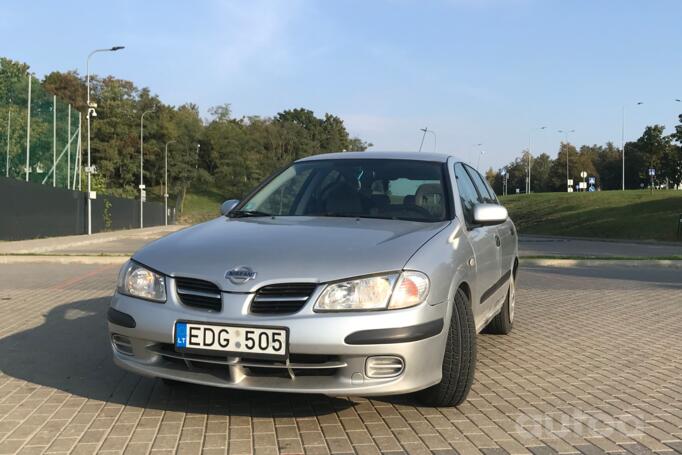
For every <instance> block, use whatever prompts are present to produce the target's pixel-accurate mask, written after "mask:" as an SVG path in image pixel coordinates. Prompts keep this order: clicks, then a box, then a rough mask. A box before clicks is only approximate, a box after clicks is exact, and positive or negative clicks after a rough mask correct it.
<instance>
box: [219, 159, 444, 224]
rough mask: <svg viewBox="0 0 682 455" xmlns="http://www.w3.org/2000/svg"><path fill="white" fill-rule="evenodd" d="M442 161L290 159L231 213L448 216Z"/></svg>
mask: <svg viewBox="0 0 682 455" xmlns="http://www.w3.org/2000/svg"><path fill="white" fill-rule="evenodd" d="M445 188H446V185H445V177H444V166H443V164H442V163H435V162H427V161H412V160H395V159H358V160H355V159H354V160H351V159H336V160H319V161H307V162H302V163H294V164H292V165H291V166H290V167H288V168H287V169H285V170H284V171H283V172H282V173H280V174H279V175H277V176H276V177H275V178H274V179H272V180H271V181H270V182H268V183H267V184H266V185H265V186H263V187H262V188H261V189H260V190H258V191H257V192H256V193H255V194H253V195H252V196H251V198H249V199H248V200H247V201H245V202H244V203H243V204H241V206H240V207H239V210H237V211H235V212H233V214H231V216H267V215H282V216H338V217H359V218H386V219H399V220H412V221H427V222H433V221H442V220H444V219H447V218H448V207H449V204H448V199H447V196H446V195H447V194H448V192H447V191H445Z"/></svg>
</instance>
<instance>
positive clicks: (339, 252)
mask: <svg viewBox="0 0 682 455" xmlns="http://www.w3.org/2000/svg"><path fill="white" fill-rule="evenodd" d="M221 212H222V216H220V217H219V218H216V219H214V220H212V221H209V222H206V223H202V224H198V225H195V226H192V227H189V228H186V229H184V230H182V231H179V232H176V233H174V234H171V235H168V236H167V237H164V238H162V239H160V240H157V241H155V242H153V243H151V244H149V245H147V246H145V247H144V248H142V249H141V250H140V251H138V252H137V253H135V254H134V255H133V257H132V258H131V259H130V260H129V261H128V262H127V263H126V264H125V265H124V266H123V267H122V269H121V271H120V274H119V277H118V283H117V288H116V292H115V294H114V296H113V299H112V301H111V307H110V308H109V311H108V328H109V332H110V340H111V346H112V348H113V356H114V361H115V362H116V364H117V365H119V366H120V367H122V368H125V369H127V370H130V371H133V372H136V373H139V374H141V375H146V376H153V377H159V378H163V379H164V380H167V381H168V382H169V383H174V382H178V381H180V382H189V383H195V384H203V385H210V386H216V387H230V388H236V389H244V390H247V389H248V390H260V391H272V392H296V393H321V394H327V395H364V396H372V395H390V394H404V393H411V392H419V396H420V398H421V399H422V400H423V402H424V403H425V404H428V405H435V406H456V405H458V404H460V403H462V402H463V401H464V400H465V399H466V396H467V394H468V392H469V389H470V387H471V383H472V381H473V378H474V370H475V364H476V335H477V333H479V332H481V331H484V330H485V331H487V332H490V333H495V334H507V333H509V332H510V331H511V329H512V324H513V322H514V306H515V278H516V272H517V267H518V253H517V238H516V230H515V227H514V224H513V223H512V221H511V220H510V219H509V217H508V215H507V211H506V209H505V208H504V207H502V206H501V205H500V203H499V202H498V200H497V198H496V196H495V193H494V192H493V190H492V189H491V188H490V186H489V185H488V183H487V182H486V181H485V179H484V178H483V177H482V176H481V175H480V174H479V173H478V172H477V171H476V170H475V169H473V168H472V167H471V166H469V165H467V164H465V163H463V162H461V161H459V160H457V159H456V158H454V157H449V156H445V155H438V154H427V153H406V152H405V153H392V152H352V153H334V154H325V155H317V156H312V157H308V158H305V159H302V160H299V161H296V162H294V163H293V164H291V165H290V166H289V167H287V168H286V169H284V170H282V171H281V172H279V173H277V174H275V175H273V176H272V177H270V178H269V179H267V180H266V181H265V182H263V183H262V184H261V185H260V186H259V187H258V188H256V189H255V190H254V191H253V192H252V193H251V194H250V195H248V196H247V197H246V198H245V199H244V200H243V201H241V202H239V201H236V200H230V201H227V202H225V203H224V204H223V205H222V207H221Z"/></svg>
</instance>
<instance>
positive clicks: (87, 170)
mask: <svg viewBox="0 0 682 455" xmlns="http://www.w3.org/2000/svg"><path fill="white" fill-rule="evenodd" d="M121 49H124V46H114V47H110V48H108V49H95V50H94V51H92V52H90V53H89V54H88V58H87V59H86V60H85V73H86V76H85V79H86V86H87V91H88V94H87V105H88V113H87V115H86V116H85V117H86V119H87V121H88V166H87V167H86V168H85V173H86V174H87V176H88V235H91V234H92V198H91V194H92V193H91V190H92V188H91V181H90V179H91V175H92V163H91V161H90V117H96V116H97V113H96V112H95V108H96V107H97V105H96V104H91V103H90V58H91V57H92V56H93V55H95V54H96V53H98V52H116V51H119V50H121Z"/></svg>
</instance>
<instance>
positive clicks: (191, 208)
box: [180, 190, 225, 224]
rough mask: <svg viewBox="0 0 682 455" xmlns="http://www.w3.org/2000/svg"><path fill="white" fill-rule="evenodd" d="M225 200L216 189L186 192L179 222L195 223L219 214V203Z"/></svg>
mask: <svg viewBox="0 0 682 455" xmlns="http://www.w3.org/2000/svg"><path fill="white" fill-rule="evenodd" d="M223 202H225V199H224V198H223V196H222V195H221V194H220V193H219V192H217V191H211V190H205V191H201V192H197V191H193V192H188V193H187V196H186V197H185V210H184V212H183V213H182V215H180V222H181V223H184V224H196V223H201V222H202V221H208V220H210V219H212V218H216V217H218V216H220V204H222V203H223Z"/></svg>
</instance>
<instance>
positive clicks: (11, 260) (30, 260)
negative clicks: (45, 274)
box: [0, 254, 129, 265]
mask: <svg viewBox="0 0 682 455" xmlns="http://www.w3.org/2000/svg"><path fill="white" fill-rule="evenodd" d="M128 258H129V257H128V256H41V255H29V254H27V255H19V254H16V255H0V264H102V265H107V264H111V265H121V264H123V263H124V262H125V261H127V260H128Z"/></svg>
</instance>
